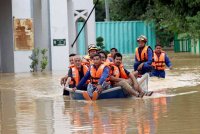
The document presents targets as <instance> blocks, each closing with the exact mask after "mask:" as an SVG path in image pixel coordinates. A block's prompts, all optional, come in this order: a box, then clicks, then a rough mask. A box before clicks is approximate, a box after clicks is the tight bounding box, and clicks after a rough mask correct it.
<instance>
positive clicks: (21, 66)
mask: <svg viewBox="0 0 200 134" xmlns="http://www.w3.org/2000/svg"><path fill="white" fill-rule="evenodd" d="M31 9H32V8H31V0H20V1H19V0H12V15H13V16H14V17H15V18H31V17H32V16H31ZM31 54H32V51H14V68H15V70H14V71H15V72H29V71H30V67H29V66H30V64H31V60H30V59H29V56H30V55H31Z"/></svg>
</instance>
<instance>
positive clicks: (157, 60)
mask: <svg viewBox="0 0 200 134" xmlns="http://www.w3.org/2000/svg"><path fill="white" fill-rule="evenodd" d="M153 59H154V60H153V63H152V66H153V67H154V68H155V69H156V70H165V52H164V51H163V52H161V54H160V56H159V57H158V55H157V54H156V53H155V52H154V57H153Z"/></svg>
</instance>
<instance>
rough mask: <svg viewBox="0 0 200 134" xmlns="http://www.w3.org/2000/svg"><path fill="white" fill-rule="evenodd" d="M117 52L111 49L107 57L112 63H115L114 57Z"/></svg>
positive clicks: (115, 49)
mask: <svg viewBox="0 0 200 134" xmlns="http://www.w3.org/2000/svg"><path fill="white" fill-rule="evenodd" d="M117 52H118V50H117V48H111V49H110V53H109V54H108V56H107V57H108V59H109V60H110V62H113V57H114V55H115V53H117Z"/></svg>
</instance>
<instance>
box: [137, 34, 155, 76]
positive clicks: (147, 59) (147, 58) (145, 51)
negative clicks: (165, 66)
mask: <svg viewBox="0 0 200 134" xmlns="http://www.w3.org/2000/svg"><path fill="white" fill-rule="evenodd" d="M137 42H138V45H139V46H138V47H137V48H136V50H135V62H134V71H138V73H139V74H140V75H143V74H145V73H147V72H150V71H151V70H152V66H151V64H152V57H153V50H152V48H151V47H150V46H147V45H146V43H147V38H146V37H145V36H144V35H141V36H139V37H138V38H137Z"/></svg>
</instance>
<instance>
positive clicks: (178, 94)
mask: <svg viewBox="0 0 200 134" xmlns="http://www.w3.org/2000/svg"><path fill="white" fill-rule="evenodd" d="M169 56H170V58H171V60H172V63H173V65H174V70H167V76H166V79H158V78H150V82H149V90H154V91H159V92H157V93H155V94H154V95H153V96H151V97H144V98H143V99H133V98H130V99H118V100H117V99H116V100H114V99H113V100H99V101H96V102H93V103H91V102H87V101H71V100H69V98H68V97H63V96H62V87H61V86H60V85H59V80H60V78H61V77H62V76H63V75H65V72H53V73H51V72H45V73H36V74H32V73H20V74H0V133H1V134H68V133H74V134H81V133H83V134H91V133H95V134H102V133H105V134H111V133H113V134H118V133H119V134H124V133H130V134H133V133H134V134H169V133H176V134H199V132H200V116H199V113H200V57H198V56H193V55H190V54H188V53H177V54H174V53H172V52H169Z"/></svg>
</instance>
